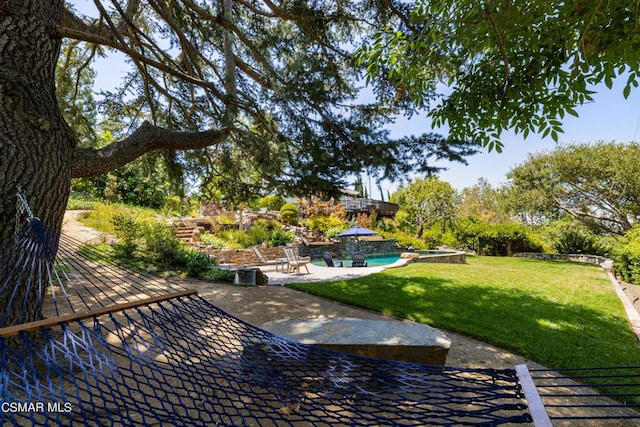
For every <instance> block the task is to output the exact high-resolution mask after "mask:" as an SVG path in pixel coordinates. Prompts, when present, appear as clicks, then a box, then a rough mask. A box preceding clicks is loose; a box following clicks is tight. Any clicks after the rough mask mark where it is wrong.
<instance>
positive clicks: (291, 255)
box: [284, 248, 311, 274]
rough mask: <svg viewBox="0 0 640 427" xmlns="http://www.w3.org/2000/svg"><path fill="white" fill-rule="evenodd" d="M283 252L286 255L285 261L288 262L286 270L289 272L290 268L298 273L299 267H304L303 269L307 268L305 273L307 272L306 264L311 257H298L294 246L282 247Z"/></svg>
mask: <svg viewBox="0 0 640 427" xmlns="http://www.w3.org/2000/svg"><path fill="white" fill-rule="evenodd" d="M284 254H285V255H286V256H287V262H288V264H289V268H288V269H287V271H288V272H291V269H295V271H296V272H297V273H298V274H300V267H304V269H305V270H307V274H308V273H309V267H307V264H309V263H310V262H311V258H309V257H300V256H299V255H298V249H296V248H284Z"/></svg>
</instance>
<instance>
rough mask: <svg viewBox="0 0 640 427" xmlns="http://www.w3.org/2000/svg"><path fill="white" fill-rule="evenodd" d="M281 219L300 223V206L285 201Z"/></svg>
mask: <svg viewBox="0 0 640 427" xmlns="http://www.w3.org/2000/svg"><path fill="white" fill-rule="evenodd" d="M280 219H281V220H282V221H283V222H286V223H288V224H297V223H298V207H297V206H296V205H294V204H293V203H291V202H289V203H285V204H284V205H282V207H281V208H280Z"/></svg>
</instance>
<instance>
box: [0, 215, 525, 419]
mask: <svg viewBox="0 0 640 427" xmlns="http://www.w3.org/2000/svg"><path fill="white" fill-rule="evenodd" d="M58 237H59V239H58ZM58 240H59V245H58V247H55V246H54V245H55V243H54V242H57V241H58ZM54 254H56V255H55V256H54ZM31 292H36V293H37V294H39V295H40V296H41V297H39V298H38V301H37V303H38V307H37V312H38V320H36V321H34V322H28V323H25V322H24V321H21V322H19V324H18V325H13V326H5V325H6V320H7V319H8V312H9V310H8V308H6V309H4V308H0V310H4V312H0V320H1V323H0V368H1V370H0V387H1V392H0V403H1V410H0V421H1V422H2V424H3V425H6V424H9V425H11V424H13V425H20V426H22V425H26V424H29V423H30V424H32V425H73V426H76V425H87V426H95V425H124V426H129V425H174V426H182V425H184V426H212V425H230V426H238V425H247V426H284V425H307V426H308V425H317V426H330V425H356V426H371V425H397V426H400V425H402V426H409V425H456V426H464V425H485V426H488V425H491V426H494V425H501V424H505V423H529V422H531V421H532V417H531V415H530V413H529V407H528V405H527V400H526V399H525V396H524V392H523V388H522V387H521V382H520V380H519V377H518V375H517V373H516V371H515V370H497V369H464V368H453V367H443V366H427V365H419V364H410V363H401V362H394V361H384V360H375V359H368V358H363V357H358V356H353V355H347V354H342V353H337V352H333V351H330V350H325V349H321V348H319V347H315V346H310V345H305V344H301V343H298V342H295V341H292V340H290V339H287V338H284V337H280V336H275V335H273V334H270V333H268V332H266V331H264V330H261V329H259V328H257V327H254V326H252V325H249V324H247V323H245V322H243V321H242V320H239V319H237V318H234V317H233V316H230V315H229V314H227V313H225V312H224V311H222V310H220V309H219V308H217V307H215V306H214V305H212V304H211V303H210V302H209V301H207V300H205V299H204V298H202V297H200V296H198V295H197V293H195V291H193V290H189V289H185V288H183V287H181V286H179V285H178V284H176V283H172V282H170V281H167V280H164V279H161V278H159V277H154V276H151V275H146V274H144V273H141V272H135V273H134V272H132V270H130V269H128V270H123V269H122V268H120V267H119V266H117V265H115V264H112V263H110V262H109V261H108V259H107V258H106V257H104V256H103V254H101V253H100V252H99V251H97V250H96V249H93V248H92V247H87V246H82V245H81V244H80V243H79V242H77V241H75V240H73V239H71V238H69V237H67V236H64V235H62V236H57V235H56V234H55V233H54V232H53V231H51V230H46V229H44V228H43V227H42V225H41V224H40V223H39V221H37V220H31V221H30V225H29V226H27V227H25V228H24V229H23V230H22V231H20V232H19V233H18V234H17V235H16V236H15V237H14V238H13V239H11V240H10V241H8V242H6V243H5V244H4V245H2V246H0V297H5V298H9V300H10V305H11V306H15V305H16V304H18V305H21V306H22V307H23V308H24V309H25V310H26V308H27V307H28V304H27V299H28V297H27V295H28V294H29V293H31ZM22 320H24V317H23V318H22ZM3 326H4V327H3ZM525 391H526V390H525Z"/></svg>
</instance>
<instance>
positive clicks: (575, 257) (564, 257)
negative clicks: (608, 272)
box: [513, 252, 613, 269]
mask: <svg viewBox="0 0 640 427" xmlns="http://www.w3.org/2000/svg"><path fill="white" fill-rule="evenodd" d="M513 256H514V257H521V258H534V259H547V260H558V261H573V262H583V263H587V264H594V265H599V266H601V267H602V268H604V269H610V268H611V267H613V261H612V260H611V259H609V258H606V257H603V256H600V255H587V254H542V253H537V252H520V253H517V254H514V255H513Z"/></svg>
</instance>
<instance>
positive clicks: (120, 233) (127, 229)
mask: <svg viewBox="0 0 640 427" xmlns="http://www.w3.org/2000/svg"><path fill="white" fill-rule="evenodd" d="M112 223H113V229H114V232H115V234H116V237H117V238H118V242H117V243H115V244H114V245H113V249H114V250H115V254H116V256H117V257H119V258H132V257H133V255H134V253H135V251H136V249H137V248H138V239H139V238H140V225H139V224H138V223H137V222H136V221H135V220H134V219H133V217H131V216H130V215H125V214H118V215H116V216H114V217H113V220H112Z"/></svg>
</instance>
